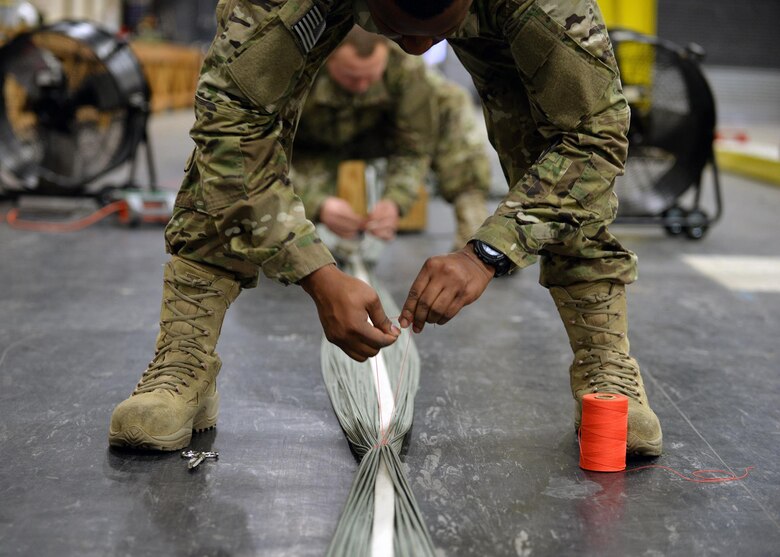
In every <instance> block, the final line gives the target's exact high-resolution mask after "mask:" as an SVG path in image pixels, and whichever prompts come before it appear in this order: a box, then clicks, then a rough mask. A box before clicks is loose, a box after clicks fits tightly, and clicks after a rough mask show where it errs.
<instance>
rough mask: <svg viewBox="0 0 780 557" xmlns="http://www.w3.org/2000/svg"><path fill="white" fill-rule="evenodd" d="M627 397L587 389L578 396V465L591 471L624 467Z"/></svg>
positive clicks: (621, 468) (606, 470)
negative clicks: (579, 419)
mask: <svg viewBox="0 0 780 557" xmlns="http://www.w3.org/2000/svg"><path fill="white" fill-rule="evenodd" d="M627 435H628V397H626V396H624V395H620V394H612V393H590V394H587V395H585V396H584V397H582V423H581V425H580V431H579V439H580V468H582V469H583V470H591V471H593V472H621V471H623V470H625V469H626V437H627Z"/></svg>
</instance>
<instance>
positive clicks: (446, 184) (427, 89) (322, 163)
mask: <svg viewBox="0 0 780 557" xmlns="http://www.w3.org/2000/svg"><path fill="white" fill-rule="evenodd" d="M473 112H474V111H473V109H472V104H471V99H470V98H469V95H468V92H467V91H465V90H464V89H463V88H461V87H459V86H458V85H456V84H455V83H452V82H449V81H447V80H446V79H444V78H443V77H441V76H440V75H439V74H438V73H437V72H435V71H434V70H430V69H427V68H426V66H425V64H424V63H423V61H422V59H420V58H416V57H413V56H409V55H407V54H404V53H403V51H401V50H400V49H399V48H397V47H395V46H392V47H391V48H390V53H389V58H388V65H387V70H386V71H385V73H384V76H383V78H382V79H381V80H380V81H378V82H376V83H374V84H372V85H371V87H370V88H369V89H368V90H367V91H366V92H365V93H361V94H357V95H356V94H352V93H349V92H347V91H345V90H344V89H343V88H342V87H340V86H339V85H338V84H337V83H336V82H335V81H333V79H332V78H331V77H330V74H329V73H328V72H327V71H326V70H325V69H323V70H322V71H321V72H320V73H319V75H318V76H317V79H316V80H315V82H314V86H313V88H312V90H311V92H310V94H309V97H308V99H307V101H306V105H305V106H304V109H303V114H302V116H301V123H300V125H299V127H298V132H297V134H296V136H295V160H294V162H293V169H292V173H291V177H292V181H293V185H294V186H295V191H296V192H297V193H298V195H299V196H300V197H301V199H302V200H303V205H304V207H305V208H306V214H307V215H308V216H309V218H312V219H314V218H316V217H317V214H318V212H319V209H320V206H321V204H322V202H323V201H324V200H325V199H326V198H328V197H331V196H333V195H336V175H337V170H338V164H339V163H340V162H341V161H344V160H350V159H374V158H387V172H386V175H385V189H384V193H383V197H384V198H385V199H390V200H392V201H394V202H395V203H396V205H398V208H399V210H400V212H401V214H402V215H403V214H406V212H407V211H408V210H409V209H410V208H411V206H412V203H413V202H414V200H415V198H416V197H417V193H418V191H419V187H420V184H422V183H423V182H424V181H425V178H426V175H427V173H428V171H429V168H432V169H433V170H434V172H435V175H436V177H437V180H436V184H437V186H438V190H439V193H440V194H441V196H442V197H443V198H444V199H445V200H447V201H449V202H452V201H454V199H455V198H456V197H457V196H458V195H459V194H461V193H463V192H466V191H473V190H478V191H481V192H483V194H487V192H488V190H489V188H490V163H489V161H488V159H487V156H486V154H485V149H484V145H483V143H482V142H481V141H480V138H479V136H478V133H477V126H476V123H475V121H474V117H473ZM483 211H484V210H483ZM486 216H487V215H483V217H482V220H484V218H485V217H486ZM482 220H480V223H481V222H482ZM472 232H473V230H472Z"/></svg>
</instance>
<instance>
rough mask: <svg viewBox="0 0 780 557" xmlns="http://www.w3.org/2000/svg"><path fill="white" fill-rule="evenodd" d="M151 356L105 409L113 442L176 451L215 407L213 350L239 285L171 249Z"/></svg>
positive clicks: (212, 419)
mask: <svg viewBox="0 0 780 557" xmlns="http://www.w3.org/2000/svg"><path fill="white" fill-rule="evenodd" d="M163 281H164V284H163V301H162V308H161V310H160V333H159V334H158V335H157V345H156V350H155V355H154V359H153V360H152V361H151V363H150V364H149V367H148V368H147V370H146V371H145V372H144V374H143V376H142V377H141V380H140V381H139V383H138V385H137V386H136V388H135V391H133V394H132V395H131V396H130V398H128V399H127V400H125V401H123V402H121V403H120V404H119V405H118V406H117V407H116V408H115V409H114V413H113V415H112V416H111V429H110V431H109V436H108V441H109V443H110V444H111V445H113V446H119V447H132V448H139V449H140V448H143V449H155V450H160V451H174V450H177V449H181V448H183V447H186V446H187V445H188V444H189V442H190V439H191V438H192V432H193V430H194V431H204V430H207V429H210V428H212V427H214V426H215V425H216V423H217V413H218V412H219V393H218V392H217V383H216V379H217V374H218V373H219V368H220V367H221V365H222V363H221V362H220V360H219V357H218V356H217V354H216V352H215V351H214V349H215V347H216V344H217V340H218V339H219V333H220V330H221V329H222V320H223V318H224V317H225V311H226V310H227V308H228V307H229V306H230V304H231V303H232V302H233V300H235V299H236V297H237V296H238V294H239V292H240V287H239V284H238V283H237V282H236V281H235V280H234V279H233V277H232V276H231V275H229V274H227V273H225V272H222V271H219V270H216V269H214V268H210V267H206V266H205V265H200V264H197V263H194V262H191V261H187V260H185V259H182V258H180V257H177V256H174V257H173V258H172V259H171V260H170V261H169V262H168V263H166V265H165V273H164V278H163Z"/></svg>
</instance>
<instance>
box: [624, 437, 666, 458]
mask: <svg viewBox="0 0 780 557" xmlns="http://www.w3.org/2000/svg"><path fill="white" fill-rule="evenodd" d="M662 449H663V437H659V438H658V439H654V440H652V441H647V440H645V439H640V438H639V437H637V436H636V435H629V436H628V439H627V440H626V452H627V453H628V454H631V455H638V456H661V452H662Z"/></svg>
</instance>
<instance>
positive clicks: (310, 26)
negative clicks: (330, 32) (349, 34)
mask: <svg viewBox="0 0 780 557" xmlns="http://www.w3.org/2000/svg"><path fill="white" fill-rule="evenodd" d="M292 29H293V31H295V34H296V35H297V36H298V40H299V41H300V43H301V46H302V47H303V50H304V52H305V53H306V54H308V53H309V51H310V50H311V49H312V48H314V45H315V44H317V41H318V40H319V39H320V37H321V36H322V33H323V31H325V17H323V15H322V12H321V11H320V9H319V8H318V7H317V6H313V7H312V8H311V9H310V10H309V11H308V12H306V14H305V15H304V16H303V17H302V18H301V19H299V20H298V23H296V24H295V25H293V26H292Z"/></svg>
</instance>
